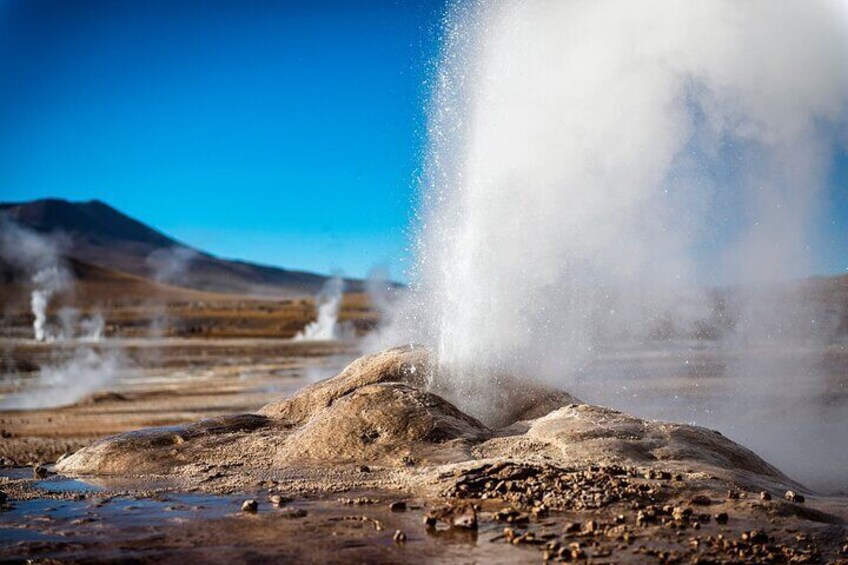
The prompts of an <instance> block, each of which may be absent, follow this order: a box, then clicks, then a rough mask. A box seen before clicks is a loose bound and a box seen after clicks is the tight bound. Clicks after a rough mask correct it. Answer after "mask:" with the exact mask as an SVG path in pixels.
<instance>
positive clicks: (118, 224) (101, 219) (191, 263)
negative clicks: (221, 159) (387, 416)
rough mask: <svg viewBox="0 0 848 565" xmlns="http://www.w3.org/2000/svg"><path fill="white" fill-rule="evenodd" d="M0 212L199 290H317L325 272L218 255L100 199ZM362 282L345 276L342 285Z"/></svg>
mask: <svg viewBox="0 0 848 565" xmlns="http://www.w3.org/2000/svg"><path fill="white" fill-rule="evenodd" d="M0 212H2V213H5V214H7V215H8V216H9V217H11V218H12V219H13V220H15V221H16V222H17V223H19V224H20V225H22V226H25V227H28V228H29V229H32V230H34V231H37V232H40V233H42V234H48V235H49V234H63V236H64V237H65V238H66V240H67V242H68V246H67V249H65V250H64V253H65V254H66V255H67V256H68V257H70V258H72V259H76V260H79V261H82V262H83V263H88V264H91V265H95V266H99V267H102V268H104V269H108V270H110V271H119V272H124V273H129V274H132V275H136V276H139V277H144V278H147V279H151V280H153V281H156V282H158V283H166V284H169V285H176V286H181V287H186V288H191V289H196V290H201V291H209V292H225V293H236V294H252V295H258V296H294V295H303V294H314V293H316V292H318V291H319V290H320V289H321V287H322V286H323V284H324V283H325V282H326V280H327V278H328V277H326V276H324V275H319V274H315V273H309V272H304V271H294V270H288V269H280V268H277V267H269V266H264V265H257V264H254V263H248V262H245V261H234V260H227V259H220V258H218V257H215V256H214V255H211V254H209V253H206V252H203V251H200V250H197V249H193V248H191V247H189V246H187V245H185V244H183V243H181V242H179V241H177V240H175V239H173V238H171V237H169V236H167V235H165V234H163V233H161V232H159V231H157V230H155V229H154V228H151V227H150V226H147V225H145V224H144V223H142V222H140V221H138V220H136V219H134V218H131V217H129V216H127V215H126V214H123V213H121V212H119V211H118V210H116V209H114V208H112V207H111V206H109V205H108V204H106V203H104V202H100V201H99V200H91V201H88V202H69V201H67V200H60V199H53V198H50V199H44V200H35V201H32V202H21V203H0ZM363 287H364V285H363V282H362V281H361V280H356V279H348V280H347V285H346V290H348V291H351V292H359V291H362V290H363Z"/></svg>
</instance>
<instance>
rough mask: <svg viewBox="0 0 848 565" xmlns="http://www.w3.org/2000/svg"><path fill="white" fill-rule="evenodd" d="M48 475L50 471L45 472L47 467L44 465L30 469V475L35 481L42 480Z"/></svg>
mask: <svg viewBox="0 0 848 565" xmlns="http://www.w3.org/2000/svg"><path fill="white" fill-rule="evenodd" d="M49 474H50V471H48V470H47V467H45V466H44V465H36V466H35V467H33V468H32V475H33V477H35V478H36V479H43V478H45V477H47V475H49Z"/></svg>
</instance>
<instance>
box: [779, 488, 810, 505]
mask: <svg viewBox="0 0 848 565" xmlns="http://www.w3.org/2000/svg"><path fill="white" fill-rule="evenodd" d="M783 498H785V499H786V500H788V501H789V502H796V503H798V504H803V503H804V502H805V501H806V499H805V498H804V495H803V494H798V493H797V492H795V491H794V490H788V491H786V494H784V495H783Z"/></svg>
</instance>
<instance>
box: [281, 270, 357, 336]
mask: <svg viewBox="0 0 848 565" xmlns="http://www.w3.org/2000/svg"><path fill="white" fill-rule="evenodd" d="M343 297H344V281H343V280H342V279H341V277H333V278H331V279H329V280H328V281H327V282H326V283H324V287H323V288H322V289H321V292H319V293H318V296H316V297H315V302H316V304H317V306H318V318H317V319H316V320H315V321H313V322H310V323H309V324H307V326H306V327H305V328H303V331H301V332H300V333H299V334H297V335H296V336H295V337H294V339H295V340H298V341H299V340H317V341H329V340H333V339H341V338H343V337H345V336H346V335H348V334H349V333H350V332H349V330H348V329H346V328H344V327H343V326H342V325H340V324H339V323H338V318H339V309H340V308H341V304H342V298H343Z"/></svg>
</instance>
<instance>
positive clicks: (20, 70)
mask: <svg viewBox="0 0 848 565" xmlns="http://www.w3.org/2000/svg"><path fill="white" fill-rule="evenodd" d="M443 11H444V6H443V4H442V3H440V2H432V1H431V2H425V1H423V0H422V1H415V0H392V1H381V0H368V1H367V2H358V1H356V2H331V1H328V0H317V1H316V0H310V1H309V2H301V3H297V4H296V3H287V2H282V1H276V2H259V1H244V0H241V1H238V2H235V1H233V2H215V1H202V2H201V1H197V2H195V1H192V0H180V1H172V0H163V1H142V0H135V1H124V0H102V1H100V0H98V1H74V2H68V1H64V0H60V1H52V2H51V1H40V0H11V1H9V0H5V1H2V0H0V200H29V199H33V198H40V197H47V196H53V197H63V198H69V199H80V200H88V199H93V198H98V199H101V200H104V201H106V202H108V203H110V204H112V205H113V206H115V207H117V208H118V209H120V210H122V211H124V212H126V213H128V214H130V215H132V216H134V217H136V218H139V219H141V220H142V221H145V222H147V223H149V224H150V225H153V226H154V227H156V228H158V229H161V230H163V231H165V232H167V233H168V234H170V235H173V236H175V237H177V238H178V239H181V240H183V241H184V242H186V243H188V244H190V245H193V246H195V247H198V248H202V249H204V250H207V251H210V252H212V253H215V254H218V255H222V256H225V257H236V258H242V259H247V260H253V261H258V262H262V263H269V264H276V265H282V266H285V267H290V268H300V269H308V270H315V271H321V272H329V271H332V270H336V269H341V270H343V271H344V272H345V273H346V274H350V275H365V274H366V273H367V272H368V270H369V269H370V268H371V267H372V266H375V265H384V266H388V267H389V268H390V270H391V272H392V274H393V275H394V276H396V277H399V276H400V275H401V272H402V270H403V269H404V266H405V263H404V257H405V256H406V253H405V248H406V246H407V242H406V228H407V226H408V224H409V219H410V214H411V213H412V209H413V207H414V203H415V199H416V196H415V179H416V175H417V174H418V171H419V167H420V162H421V151H422V146H423V143H424V133H423V130H424V114H423V107H424V102H425V101H426V94H427V86H426V81H427V79H428V77H429V76H430V74H431V70H432V65H433V63H434V60H435V56H436V50H437V48H438V31H439V20H440V18H441V17H442V15H443Z"/></svg>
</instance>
